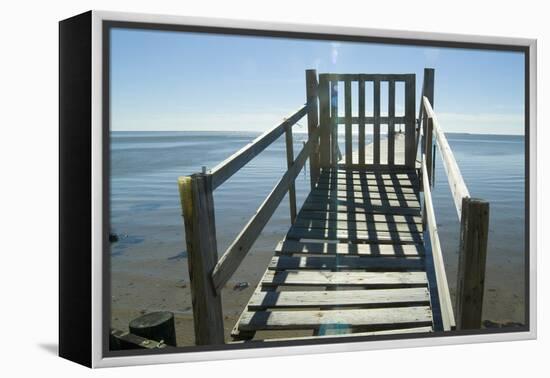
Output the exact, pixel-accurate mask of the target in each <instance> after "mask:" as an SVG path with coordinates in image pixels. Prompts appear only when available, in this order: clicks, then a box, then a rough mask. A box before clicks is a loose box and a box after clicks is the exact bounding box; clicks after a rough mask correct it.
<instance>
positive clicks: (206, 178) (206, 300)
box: [178, 173, 224, 345]
mask: <svg viewBox="0 0 550 378" xmlns="http://www.w3.org/2000/svg"><path fill="white" fill-rule="evenodd" d="M178 186H179V191H180V200H181V206H182V210H183V218H184V223H185V239H186V245H187V254H188V266H189V277H190V280H191V300H192V303H193V320H194V327H195V343H196V344H197V345H212V344H223V343H224V328H223V313H222V302H221V295H216V291H215V290H214V285H213V283H212V277H211V275H212V271H213V269H214V266H215V265H216V263H217V261H218V250H217V245H216V221H215V218H214V198H213V196H212V176H211V175H210V174H203V173H197V174H194V175H192V176H187V177H180V179H179V180H178Z"/></svg>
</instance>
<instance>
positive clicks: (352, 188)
mask: <svg viewBox="0 0 550 378" xmlns="http://www.w3.org/2000/svg"><path fill="white" fill-rule="evenodd" d="M315 188H316V189H318V190H320V191H323V190H337V191H346V192H348V193H350V192H357V193H361V192H369V193H372V192H378V193H397V194H416V193H418V190H417V188H411V187H400V186H397V187H395V186H392V185H387V186H384V185H380V186H378V185H365V186H363V185H360V184H351V185H346V184H333V183H330V182H326V183H318V184H317V185H316V186H315Z"/></svg>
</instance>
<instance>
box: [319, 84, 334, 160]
mask: <svg viewBox="0 0 550 378" xmlns="http://www.w3.org/2000/svg"><path fill="white" fill-rule="evenodd" d="M329 93H330V87H329V81H328V80H327V76H326V75H319V117H320V124H319V128H320V129H321V132H320V138H319V164H320V166H321V167H329V166H330V160H331V158H330V153H331V151H330V102H329V101H330V95H329Z"/></svg>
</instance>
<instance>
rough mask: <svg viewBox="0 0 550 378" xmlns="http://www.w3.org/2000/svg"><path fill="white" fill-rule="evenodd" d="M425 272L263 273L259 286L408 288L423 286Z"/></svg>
mask: <svg viewBox="0 0 550 378" xmlns="http://www.w3.org/2000/svg"><path fill="white" fill-rule="evenodd" d="M427 283H428V278H427V277H426V273H425V272H319V271H309V270H303V271H297V272H275V271H271V270H268V271H266V272H265V274H264V276H263V278H262V281H261V284H262V286H264V287H269V286H279V285H284V286H326V287H332V286H359V287H371V288H376V287H380V288H383V287H409V286H416V287H418V286H425V285H427Z"/></svg>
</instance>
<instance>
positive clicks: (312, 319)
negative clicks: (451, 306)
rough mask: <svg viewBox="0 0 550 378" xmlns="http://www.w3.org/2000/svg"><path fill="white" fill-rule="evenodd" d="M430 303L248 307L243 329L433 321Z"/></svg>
mask: <svg viewBox="0 0 550 378" xmlns="http://www.w3.org/2000/svg"><path fill="white" fill-rule="evenodd" d="M431 322H432V316H431V311H430V308H429V307H428V306H418V307H398V308H376V309H359V310H327V311H273V312H272V311H254V312H253V311H247V312H245V313H244V314H243V317H242V318H241V320H240V322H239V330H244V331H257V330H277V329H308V328H320V327H322V326H326V325H337V324H339V325H345V326H349V327H368V326H377V327H383V326H387V327H395V326H396V325H401V326H405V325H431Z"/></svg>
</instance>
